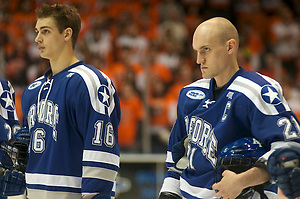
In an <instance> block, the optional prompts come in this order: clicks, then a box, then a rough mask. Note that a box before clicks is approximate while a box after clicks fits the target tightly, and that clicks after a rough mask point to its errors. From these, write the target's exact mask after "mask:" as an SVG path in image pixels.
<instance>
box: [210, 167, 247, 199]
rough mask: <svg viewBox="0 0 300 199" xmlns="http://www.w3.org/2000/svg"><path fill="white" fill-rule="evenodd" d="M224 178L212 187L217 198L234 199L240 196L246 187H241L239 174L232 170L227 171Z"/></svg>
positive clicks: (223, 174)
mask: <svg viewBox="0 0 300 199" xmlns="http://www.w3.org/2000/svg"><path fill="white" fill-rule="evenodd" d="M222 176H223V177H222V180H221V181H220V182H218V183H215V184H213V186H212V188H213V189H214V190H215V191H216V194H215V197H217V198H221V197H222V198H226V199H227V198H230V199H234V198H236V197H237V196H238V195H240V193H241V192H242V191H243V189H244V187H242V186H240V182H239V176H238V174H236V173H234V172H232V171H230V170H225V171H224V172H223V173H222Z"/></svg>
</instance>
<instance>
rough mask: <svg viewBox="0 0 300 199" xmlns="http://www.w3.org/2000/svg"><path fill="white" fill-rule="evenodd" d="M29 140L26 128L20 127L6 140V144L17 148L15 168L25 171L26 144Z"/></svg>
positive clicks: (27, 144)
mask: <svg viewBox="0 0 300 199" xmlns="http://www.w3.org/2000/svg"><path fill="white" fill-rule="evenodd" d="M29 142H30V134H29V131H28V129H27V128H21V129H19V130H18V131H17V133H16V134H15V135H13V137H12V138H11V139H10V140H9V141H8V144H9V145H11V146H13V147H15V148H16V149H17V150H18V153H17V157H16V159H17V162H16V165H15V169H17V170H19V171H22V172H23V173H24V172H25V169H26V165H27V159H28V157H27V155H28V146H29Z"/></svg>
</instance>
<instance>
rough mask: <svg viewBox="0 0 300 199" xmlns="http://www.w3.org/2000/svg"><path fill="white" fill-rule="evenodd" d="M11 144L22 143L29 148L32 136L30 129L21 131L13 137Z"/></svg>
mask: <svg viewBox="0 0 300 199" xmlns="http://www.w3.org/2000/svg"><path fill="white" fill-rule="evenodd" d="M11 142H12V143H15V142H16V143H22V144H25V145H27V146H28V145H29V142H30V134H29V130H28V128H21V129H19V130H18V131H17V133H16V134H14V135H13V137H12V139H11Z"/></svg>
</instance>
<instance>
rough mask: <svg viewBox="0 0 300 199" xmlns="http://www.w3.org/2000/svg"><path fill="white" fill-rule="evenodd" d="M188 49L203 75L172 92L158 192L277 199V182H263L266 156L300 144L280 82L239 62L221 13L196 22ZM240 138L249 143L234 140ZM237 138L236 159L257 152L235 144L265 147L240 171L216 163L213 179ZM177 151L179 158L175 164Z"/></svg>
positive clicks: (195, 198) (166, 196)
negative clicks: (172, 118)
mask: <svg viewBox="0 0 300 199" xmlns="http://www.w3.org/2000/svg"><path fill="white" fill-rule="evenodd" d="M192 47H193V49H194V50H195V52H196V54H197V60H196V62H197V63H198V64H199V67H200V70H201V73H202V77H203V78H202V79H200V80H198V81H196V82H194V83H192V84H190V85H187V86H185V87H184V88H182V90H181V92H180V96H179V99H178V105H177V120H176V122H175V124H174V127H173V129H172V132H171V135H170V138H169V145H168V150H167V158H166V166H167V167H168V171H167V175H166V177H165V179H164V182H163V185H162V188H161V191H160V195H159V198H160V199H180V198H186V199H204V198H205V199H208V198H211V199H212V198H224V199H234V198H253V199H254V198H257V199H259V198H266V197H267V198H269V199H270V198H274V199H275V198H277V187H276V186H275V185H270V184H271V183H270V176H269V173H268V171H267V166H266V163H267V161H268V158H269V156H270V154H271V153H272V152H273V151H275V150H276V149H277V148H282V147H288V146H289V145H291V144H292V145H296V146H300V144H299V142H300V139H299V138H300V125H299V121H298V119H297V117H296V116H295V114H294V113H293V111H292V110H291V109H290V107H289V106H288V104H287V102H286V100H285V98H284V96H283V91H282V88H281V86H280V85H279V83H278V82H276V81H275V80H273V79H271V78H269V77H267V76H264V75H261V74H259V73H256V72H248V71H245V70H244V69H243V66H239V64H238V61H237V53H238V47H239V35H238V31H237V29H236V28H235V26H234V25H233V24H232V23H231V22H230V21H229V20H227V19H226V18H223V17H215V18H211V19H208V20H206V21H204V22H203V23H201V24H200V25H199V26H198V27H197V28H196V30H195V32H194V35H193V41H192ZM246 137H247V138H249V139H250V138H254V140H256V141H255V142H254V143H251V144H250V145H249V144H247V143H241V140H243V139H242V138H246ZM238 140H239V142H238V143H239V145H240V146H241V147H239V146H235V145H234V144H233V145H230V146H231V147H230V149H232V150H234V151H232V152H228V154H233V156H235V155H236V154H235V153H241V154H240V155H239V156H240V157H239V158H244V156H245V153H247V154H252V153H254V154H258V153H255V151H251V153H250V152H249V151H247V150H248V149H247V148H245V147H243V146H244V145H246V146H251V145H257V144H259V146H261V148H263V149H264V150H265V151H266V152H265V153H263V154H260V157H256V158H257V161H255V162H254V163H253V164H251V167H249V168H248V169H246V170H245V171H243V172H235V171H234V169H233V170H229V169H224V171H223V172H222V173H221V175H220V178H217V176H216V175H217V174H216V173H217V172H216V169H217V168H218V166H219V161H218V160H219V157H220V154H221V151H222V149H223V148H224V147H225V146H228V144H231V143H237V141H238ZM243 148H244V149H243ZM249 149H250V150H252V148H251V147H249ZM243 150H244V151H243ZM244 152H245V153H244ZM225 154H227V153H225ZM185 157H186V158H187V161H186V162H187V164H186V165H182V163H183V161H182V160H183V159H184V158H185ZM223 158H224V157H223ZM247 158H249V157H247ZM226 159H227V158H226ZM232 159H234V158H232ZM224 168H228V167H224ZM257 185H263V186H260V187H263V188H262V190H258V191H256V192H254V193H253V194H249V192H248V191H247V190H250V189H247V188H249V187H256V186H257Z"/></svg>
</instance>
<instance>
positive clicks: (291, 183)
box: [267, 146, 300, 198]
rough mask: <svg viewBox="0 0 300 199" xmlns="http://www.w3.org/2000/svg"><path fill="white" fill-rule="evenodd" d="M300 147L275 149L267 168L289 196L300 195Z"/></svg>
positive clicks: (272, 177) (274, 180)
mask: <svg viewBox="0 0 300 199" xmlns="http://www.w3.org/2000/svg"><path fill="white" fill-rule="evenodd" d="M299 162H300V148H296V147H294V146H292V147H286V148H280V149H277V150H275V151H274V152H273V153H272V154H271V155H270V157H269V159H268V164H267V169H268V172H269V174H270V178H271V181H273V182H275V183H276V184H277V185H278V187H279V188H280V189H281V190H282V192H283V193H284V195H285V196H287V197H288V198H296V197H300V186H299V185H300V166H299Z"/></svg>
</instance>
